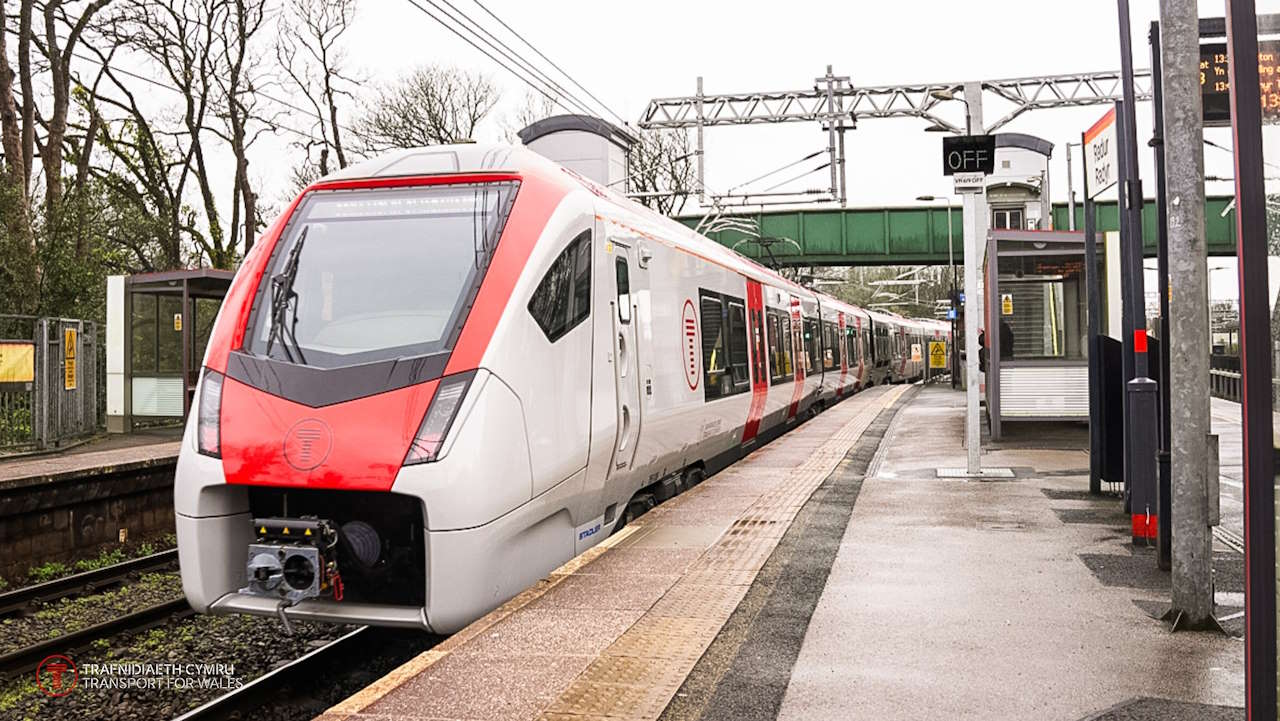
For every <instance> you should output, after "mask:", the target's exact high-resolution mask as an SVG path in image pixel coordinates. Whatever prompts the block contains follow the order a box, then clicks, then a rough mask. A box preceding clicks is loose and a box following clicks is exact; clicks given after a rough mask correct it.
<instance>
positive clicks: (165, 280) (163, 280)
mask: <svg viewBox="0 0 1280 721" xmlns="http://www.w3.org/2000/svg"><path fill="white" fill-rule="evenodd" d="M235 275H236V274H235V271H230V270H217V269H215V268H197V269H195V270H166V271H161V272H158V273H141V274H138V275H131V276H129V291H130V292H132V293H182V292H184V290H185V292H186V293H187V294H188V295H193V296H200V297H217V298H221V297H222V296H224V295H226V293H227V289H228V288H229V287H231V280H232V279H233V278H235Z"/></svg>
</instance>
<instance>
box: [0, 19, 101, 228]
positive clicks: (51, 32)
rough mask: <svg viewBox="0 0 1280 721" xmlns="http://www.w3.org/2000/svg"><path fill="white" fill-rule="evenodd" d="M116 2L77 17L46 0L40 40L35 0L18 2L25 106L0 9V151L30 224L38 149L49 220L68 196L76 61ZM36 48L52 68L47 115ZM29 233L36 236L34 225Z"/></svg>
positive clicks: (49, 76)
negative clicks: (96, 22) (66, 161)
mask: <svg viewBox="0 0 1280 721" xmlns="http://www.w3.org/2000/svg"><path fill="white" fill-rule="evenodd" d="M111 1H112V0H93V2H89V3H88V4H85V5H84V6H83V7H81V8H79V9H78V14H77V12H76V10H75V9H71V10H69V9H68V7H67V6H68V3H66V2H64V0H44V2H43V4H42V5H41V6H39V9H40V10H41V18H42V20H43V22H44V27H43V33H42V35H43V37H38V36H37V34H36V29H35V27H34V25H35V11H36V9H37V7H38V6H37V3H36V2H35V0H18V3H17V5H18V13H17V18H18V28H17V32H16V35H17V38H18V46H17V60H18V72H17V74H16V75H17V80H18V86H19V88H18V89H19V92H20V93H21V97H22V103H21V106H19V104H18V101H17V98H16V97H15V94H14V77H15V73H14V71H13V67H12V66H11V65H10V64H9V51H8V42H9V37H8V36H9V34H10V29H9V27H8V22H7V17H8V15H9V12H8V11H7V10H6V9H5V8H4V6H0V147H3V149H4V151H5V167H6V171H7V173H6V175H7V178H8V180H9V181H10V183H12V184H13V185H15V186H16V187H17V188H18V189H20V190H21V196H22V199H21V201H20V202H21V210H22V213H23V215H24V222H26V223H27V224H28V225H29V223H30V211H31V206H30V197H31V193H32V188H31V178H32V175H33V165H34V161H35V157H36V151H37V149H38V150H39V157H40V163H41V165H42V167H43V170H44V182H45V209H46V213H47V215H48V217H49V218H50V219H52V218H55V217H56V215H57V207H58V203H59V202H60V201H61V199H62V192H63V177H62V164H63V158H64V156H65V150H64V145H63V143H64V141H65V140H66V133H67V116H68V113H69V112H70V110H71V93H72V89H73V87H72V86H73V85H74V84H75V80H74V78H73V77H72V73H71V61H72V58H73V57H74V55H75V52H76V50H77V47H78V45H79V44H80V41H81V40H82V38H83V36H84V33H85V31H86V29H88V28H89V26H90V23H92V22H93V19H94V16H96V15H97V14H98V12H99V11H101V10H102V9H103V8H104V7H106V6H107V5H108V4H110V3H111ZM5 5H7V3H5ZM33 46H34V47H35V48H36V50H37V51H38V52H39V53H41V54H42V55H43V58H44V61H45V64H46V67H47V69H48V78H47V80H46V82H47V85H48V87H49V89H50V91H51V94H52V96H53V97H52V107H51V108H50V109H49V110H48V117H43V116H42V114H41V113H40V108H39V100H40V98H39V97H38V96H37V94H36V92H35V86H36V73H37V72H38V68H37V67H36V65H35V64H33V62H32V61H33V57H32V55H33V53H32V47H33ZM19 107H20V109H19ZM40 129H42V130H43V131H44V135H43V139H42V140H41V139H39V138H38V135H39V133H38V130H40ZM26 234H27V235H29V236H31V235H32V234H31V231H30V228H29V227H28V229H27V231H26ZM32 237H33V236H32Z"/></svg>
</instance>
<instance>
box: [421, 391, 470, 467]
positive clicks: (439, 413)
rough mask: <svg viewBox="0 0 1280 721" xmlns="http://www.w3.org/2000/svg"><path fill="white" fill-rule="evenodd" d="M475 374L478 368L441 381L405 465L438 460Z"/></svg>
mask: <svg viewBox="0 0 1280 721" xmlns="http://www.w3.org/2000/svg"><path fill="white" fill-rule="evenodd" d="M475 375H476V374H475V371H468V372H466V373H458V374H456V375H452V376H449V377H448V378H444V379H442V380H441V381H440V385H439V386H437V387H436V395H435V397H434V398H432V399H431V405H430V407H428V408H427V414H426V415H425V416H423V417H422V425H421V426H419V427H418V434H417V435H416V436H414V438H413V443H411V444H410V445H409V453H408V454H407V455H405V457H404V465H406V466H411V465H413V464H415V463H430V462H431V461H434V460H436V458H437V457H438V454H439V453H440V447H441V446H443V445H444V439H445V438H446V437H447V436H448V435H449V428H450V427H451V426H452V425H453V419H454V418H455V417H457V415H458V409H459V408H460V407H462V398H463V397H464V396H466V394H467V388H468V387H470V385H471V379H472V378H475Z"/></svg>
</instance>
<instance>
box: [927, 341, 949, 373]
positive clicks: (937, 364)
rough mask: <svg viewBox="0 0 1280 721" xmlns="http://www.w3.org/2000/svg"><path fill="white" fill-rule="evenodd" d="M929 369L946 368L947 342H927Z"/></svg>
mask: <svg viewBox="0 0 1280 721" xmlns="http://www.w3.org/2000/svg"><path fill="white" fill-rule="evenodd" d="M929 367H930V368H946V367H947V342H946V341H945V340H931V341H929Z"/></svg>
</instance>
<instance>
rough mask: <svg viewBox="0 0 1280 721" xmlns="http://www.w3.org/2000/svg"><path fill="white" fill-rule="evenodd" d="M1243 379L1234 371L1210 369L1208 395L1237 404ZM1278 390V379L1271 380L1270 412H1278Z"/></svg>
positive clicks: (1279, 383)
mask: <svg viewBox="0 0 1280 721" xmlns="http://www.w3.org/2000/svg"><path fill="white" fill-rule="evenodd" d="M1243 378H1244V377H1243V376H1241V375H1240V374H1239V373H1236V372H1235V371H1224V370H1217V369H1211V370H1210V371H1209V395H1211V396H1213V397H1215V398H1222V399H1224V400H1228V401H1235V402H1236V403H1239V402H1240V396H1241V393H1242V392H1243V391H1244V382H1243ZM1278 390H1280V378H1273V379H1272V380H1271V408H1272V410H1280V404H1277V402H1276V399H1277V397H1278V396H1280V392H1277V391H1278Z"/></svg>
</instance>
